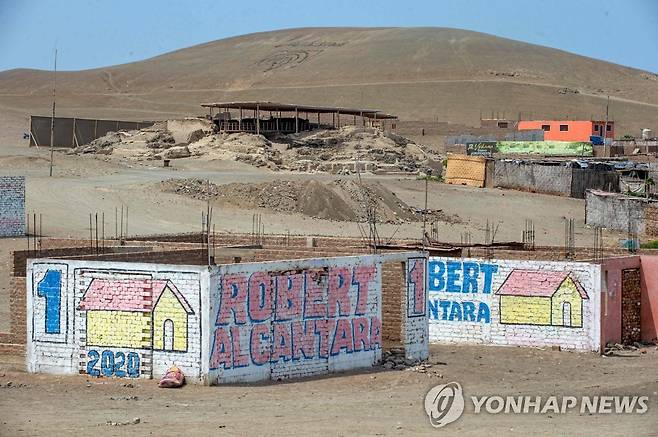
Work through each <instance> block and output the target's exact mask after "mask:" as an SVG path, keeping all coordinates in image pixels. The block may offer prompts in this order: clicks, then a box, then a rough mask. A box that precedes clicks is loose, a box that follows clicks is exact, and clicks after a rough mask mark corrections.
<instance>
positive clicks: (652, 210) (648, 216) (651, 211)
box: [644, 203, 658, 238]
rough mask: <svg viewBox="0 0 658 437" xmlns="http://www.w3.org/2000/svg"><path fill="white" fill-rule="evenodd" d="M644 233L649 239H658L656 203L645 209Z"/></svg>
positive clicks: (657, 210) (657, 206) (657, 207)
mask: <svg viewBox="0 0 658 437" xmlns="http://www.w3.org/2000/svg"><path fill="white" fill-rule="evenodd" d="M644 233H645V234H646V236H647V237H649V238H658V205H656V204H654V203H649V204H647V206H646V208H644Z"/></svg>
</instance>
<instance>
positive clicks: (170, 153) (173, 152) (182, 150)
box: [162, 146, 192, 159]
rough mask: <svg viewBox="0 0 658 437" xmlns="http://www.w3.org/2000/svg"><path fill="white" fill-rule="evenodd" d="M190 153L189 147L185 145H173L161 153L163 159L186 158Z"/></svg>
mask: <svg viewBox="0 0 658 437" xmlns="http://www.w3.org/2000/svg"><path fill="white" fill-rule="evenodd" d="M191 155H192V154H191V153H190V149H188V148H187V146H175V147H171V148H169V149H167V150H165V151H164V153H162V158H163V159H177V158H188V157H189V156H191Z"/></svg>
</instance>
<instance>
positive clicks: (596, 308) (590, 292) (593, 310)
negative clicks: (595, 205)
mask: <svg viewBox="0 0 658 437" xmlns="http://www.w3.org/2000/svg"><path fill="white" fill-rule="evenodd" d="M428 270H429V272H428V292H429V293H428V312H429V336H430V337H429V338H430V341H432V342H448V343H471V344H473V343H475V344H493V345H507V346H533V347H547V346H559V347H562V348H564V349H572V350H578V351H598V350H599V349H600V340H601V334H600V331H601V297H600V294H601V266H600V265H595V264H588V263H578V262H548V261H524V260H482V259H461V258H434V257H431V258H430V260H429V263H428Z"/></svg>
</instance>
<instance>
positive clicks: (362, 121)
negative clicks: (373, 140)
mask: <svg viewBox="0 0 658 437" xmlns="http://www.w3.org/2000/svg"><path fill="white" fill-rule="evenodd" d="M359 115H360V116H361V126H362V127H366V119H365V118H363V112H361V113H360V114H359Z"/></svg>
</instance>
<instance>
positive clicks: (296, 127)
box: [295, 108, 299, 133]
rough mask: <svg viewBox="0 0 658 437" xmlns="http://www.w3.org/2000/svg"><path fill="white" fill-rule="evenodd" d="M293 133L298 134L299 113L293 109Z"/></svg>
mask: <svg viewBox="0 0 658 437" xmlns="http://www.w3.org/2000/svg"><path fill="white" fill-rule="evenodd" d="M295 133H299V112H298V111H297V108H295Z"/></svg>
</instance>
